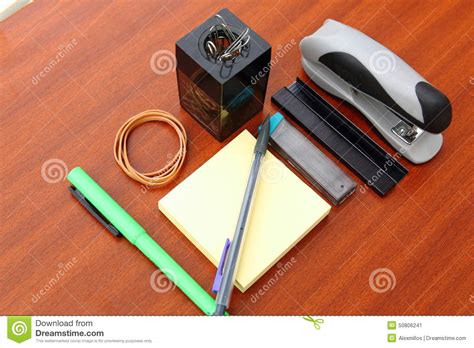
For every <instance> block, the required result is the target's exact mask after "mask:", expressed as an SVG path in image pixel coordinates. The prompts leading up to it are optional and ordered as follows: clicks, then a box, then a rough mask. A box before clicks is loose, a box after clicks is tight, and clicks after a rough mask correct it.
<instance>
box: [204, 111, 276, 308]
mask: <svg viewBox="0 0 474 348" xmlns="http://www.w3.org/2000/svg"><path fill="white" fill-rule="evenodd" d="M269 139H270V116H268V117H267V118H266V119H265V121H264V122H263V124H262V127H261V129H260V132H259V134H258V138H257V143H256V144H255V149H254V157H253V161H252V167H251V169H250V174H249V178H248V180H247V187H246V188H245V194H244V199H243V202H242V206H241V208H240V214H239V219H238V220H237V227H236V228H235V232H234V237H233V238H232V241H229V240H228V239H227V240H226V243H225V246H224V251H223V252H222V256H221V260H220V262H219V267H218V268H217V274H216V279H215V280H214V285H213V287H212V290H213V291H214V292H217V298H216V311H215V312H214V315H224V313H225V311H226V309H227V308H228V307H229V303H230V297H231V294H232V290H233V288H234V281H235V276H236V274H237V272H236V270H237V267H238V262H239V258H240V249H241V246H242V244H243V243H244V237H245V232H246V227H247V225H248V224H247V220H248V218H249V215H250V211H251V207H252V201H253V197H254V193H255V187H256V186H257V179H258V173H259V171H260V166H261V164H262V160H263V157H264V156H265V153H266V152H267V146H268V140H269Z"/></svg>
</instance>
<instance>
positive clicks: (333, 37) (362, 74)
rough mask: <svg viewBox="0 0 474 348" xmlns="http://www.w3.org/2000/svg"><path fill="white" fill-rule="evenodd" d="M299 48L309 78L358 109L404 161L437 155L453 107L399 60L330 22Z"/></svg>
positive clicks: (356, 34)
mask: <svg viewBox="0 0 474 348" xmlns="http://www.w3.org/2000/svg"><path fill="white" fill-rule="evenodd" d="M300 48H301V52H302V62H303V68H304V70H305V72H306V73H307V74H308V75H309V77H310V78H311V79H312V80H313V81H314V82H315V83H316V84H318V85H319V86H320V87H321V88H323V89H325V90H326V91H328V92H329V93H331V94H333V95H335V96H337V97H339V98H342V99H343V100H345V101H347V102H349V103H351V104H352V105H354V106H355V107H356V108H358V109H359V110H360V111H361V112H362V113H363V114H364V115H365V116H366V117H367V119H368V120H369V121H370V122H371V123H372V124H373V125H374V126H375V127H376V129H377V130H378V131H379V132H380V133H381V134H382V136H383V137H384V138H385V139H386V140H387V141H388V142H389V143H390V144H391V145H392V146H393V147H394V148H395V149H396V150H397V151H399V152H400V153H401V154H402V155H403V156H404V157H406V158H407V159H408V160H410V161H411V162H413V163H424V162H426V161H429V160H430V159H431V158H433V157H434V156H435V155H436V154H437V153H438V151H439V150H440V148H441V145H442V143H443V137H442V135H441V134H440V133H441V132H443V131H444V130H445V129H446V128H447V127H448V126H449V124H450V122H451V103H450V102H449V99H448V98H447V97H446V96H445V95H444V94H443V93H441V92H440V91H439V90H437V89H436V88H435V87H433V86H432V85H431V84H429V83H428V82H427V81H426V80H425V79H424V78H423V77H422V76H421V75H419V74H418V73H417V72H416V71H415V70H413V68H411V67H410V66H409V65H408V64H407V63H405V62H404V61H403V60H402V59H401V58H399V57H398V56H397V55H395V54H394V53H393V52H391V51H390V50H388V49H387V48H385V47H384V46H382V45H381V44H380V43H378V42H377V41H375V40H373V39H371V38H370V37H368V36H367V35H365V34H363V33H361V32H360V31H358V30H355V29H353V28H351V27H349V26H347V25H344V24H342V23H339V22H337V21H334V20H330V19H328V20H326V21H325V22H324V24H323V26H322V27H321V28H319V29H318V30H317V31H316V32H315V33H314V34H312V35H310V36H307V37H305V38H304V39H303V40H302V41H301V43H300Z"/></svg>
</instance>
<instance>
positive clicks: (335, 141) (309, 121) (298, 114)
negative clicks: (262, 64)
mask: <svg viewBox="0 0 474 348" xmlns="http://www.w3.org/2000/svg"><path fill="white" fill-rule="evenodd" d="M305 86H306V85H305ZM301 87H302V85H301V82H299V83H298V82H295V84H293V85H292V86H290V88H282V89H281V90H279V91H278V92H277V93H275V94H274V95H273V96H272V101H273V102H274V103H276V104H277V105H279V106H280V107H281V108H282V109H283V110H284V111H285V112H286V113H287V114H288V115H289V116H291V117H292V118H293V119H294V120H296V121H297V122H298V123H299V124H300V125H302V126H303V127H304V128H305V129H306V130H307V131H308V132H309V133H310V134H311V135H312V137H313V138H315V139H316V140H318V141H319V142H320V143H321V144H322V145H324V146H325V147H326V148H327V149H328V151H330V152H331V153H332V154H333V155H334V156H336V157H337V158H338V159H339V160H340V161H341V162H343V163H344V164H345V165H346V166H347V167H348V168H349V169H351V170H352V171H353V172H354V173H355V174H356V175H357V176H359V177H360V178H361V179H362V180H363V181H364V182H366V183H367V185H368V186H369V187H371V188H372V189H373V190H374V191H375V192H377V193H378V194H379V195H381V196H384V195H386V194H387V193H388V192H389V191H390V190H391V189H392V188H393V187H394V186H395V185H396V184H397V182H398V181H399V180H401V178H403V177H404V176H405V175H406V173H408V171H407V170H406V168H404V167H403V166H402V165H401V164H400V163H398V162H397V161H396V160H395V159H394V158H393V157H392V156H390V155H389V154H388V153H387V152H385V151H384V150H383V149H382V148H380V147H379V146H378V145H377V144H376V143H374V144H375V147H374V145H373V144H371V146H367V142H368V143H369V144H370V142H373V141H372V140H371V139H370V138H368V136H367V135H365V134H364V133H362V131H360V130H359V129H358V128H357V127H356V126H355V125H354V124H352V123H351V122H350V121H349V120H347V119H346V118H345V117H344V116H343V115H342V114H340V113H339V112H338V111H337V110H335V109H334V108H332V107H331V106H330V104H327V103H326V104H327V105H326V104H323V105H324V106H325V107H324V108H323V107H322V106H320V107H319V109H321V110H317V111H319V112H321V113H322V114H323V115H324V116H323V115H321V114H320V113H319V112H317V111H316V110H313V109H312V108H310V107H309V106H308V105H307V104H305V103H304V102H303V101H301V100H300V99H299V98H298V97H300V98H302V99H303V100H306V101H307V102H308V103H310V104H311V102H309V98H312V97H308V93H307V91H306V88H305V93H301V92H300V91H301V89H302V88H301ZM303 87H304V86H303ZM308 88H309V87H308ZM291 89H292V90H291ZM313 92H314V91H313ZM294 93H296V95H295V94H294ZM314 94H316V93H315V92H314ZM316 95H317V94H316ZM318 97H319V98H321V99H322V97H320V96H318ZM313 106H314V105H313ZM328 106H329V107H330V108H331V109H332V110H330V112H328V110H327V107H328ZM336 121H337V122H336ZM365 138H368V140H367V139H365ZM350 139H358V140H356V141H355V142H352V141H351V140H350ZM361 140H363V141H362V142H361ZM360 144H366V145H363V146H364V149H363V150H362V149H361V145H360ZM374 148H378V150H374ZM380 151H382V154H383V156H384V158H385V159H384V164H382V166H379V165H377V163H376V162H375V161H374V159H373V158H372V156H371V155H373V154H374V153H376V154H375V157H376V158H379V155H380ZM391 167H395V168H397V169H396V171H395V173H398V174H393V175H394V176H395V178H393V177H391V176H390V175H389V174H388V173H387V170H388V169H389V168H391ZM392 170H393V169H392ZM392 170H391V171H392Z"/></svg>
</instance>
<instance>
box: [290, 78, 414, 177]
mask: <svg viewBox="0 0 474 348" xmlns="http://www.w3.org/2000/svg"><path fill="white" fill-rule="evenodd" d="M288 89H289V90H290V91H291V92H292V93H293V95H295V96H296V97H297V98H298V99H299V100H300V101H302V102H303V103H305V104H306V105H307V106H308V107H309V108H310V109H311V110H313V112H314V113H316V114H318V115H319V117H322V118H324V119H325V120H326V121H327V122H328V123H329V124H330V125H332V126H333V127H335V128H336V129H337V130H338V131H339V132H340V133H341V134H343V135H344V136H345V137H346V138H347V140H349V141H350V142H351V143H352V144H354V145H355V146H356V147H357V148H359V149H360V151H361V152H363V153H364V154H365V155H366V156H368V157H369V158H370V159H371V160H372V161H373V162H374V163H375V164H376V165H377V166H379V167H380V168H384V169H385V168H386V170H385V172H386V173H387V174H388V175H389V176H390V177H391V178H392V179H394V180H395V181H396V182H399V181H400V180H401V179H403V177H404V176H405V175H406V174H407V173H408V170H407V169H406V168H405V167H404V166H402V165H401V164H400V163H399V162H397V161H396V160H395V159H394V158H393V157H392V156H391V155H390V154H389V153H387V152H386V151H385V150H384V149H383V148H382V147H380V146H379V145H378V144H377V143H376V142H375V141H373V140H372V139H371V138H370V137H369V136H367V135H366V134H365V133H364V132H362V130H360V128H359V127H357V126H356V125H355V124H354V123H352V122H351V121H349V120H348V119H347V118H346V117H345V116H344V115H342V114H341V113H340V112H339V111H338V110H337V109H335V108H334V107H333V106H332V105H331V104H329V103H328V102H327V101H326V100H325V99H324V98H323V97H321V96H320V95H319V94H317V93H316V92H315V91H314V90H313V89H312V88H311V87H309V86H308V85H307V84H305V83H304V82H303V81H301V80H300V79H297V80H296V82H295V83H293V84H292V85H291V86H289V87H288ZM387 160H390V161H391V163H392V164H391V165H390V166H388V165H387V163H389V161H387Z"/></svg>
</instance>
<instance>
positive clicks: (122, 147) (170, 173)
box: [114, 110, 187, 187]
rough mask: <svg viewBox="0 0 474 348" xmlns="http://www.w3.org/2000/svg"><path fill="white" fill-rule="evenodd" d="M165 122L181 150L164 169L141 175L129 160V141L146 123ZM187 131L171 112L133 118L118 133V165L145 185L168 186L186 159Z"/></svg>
mask: <svg viewBox="0 0 474 348" xmlns="http://www.w3.org/2000/svg"><path fill="white" fill-rule="evenodd" d="M152 121H156V122H165V123H167V124H169V125H170V126H171V127H173V129H174V130H175V131H176V134H178V137H179V150H178V152H177V153H176V155H174V157H173V158H172V159H171V161H170V162H169V163H168V164H167V165H166V166H164V167H163V168H161V169H159V170H156V171H153V172H150V173H140V172H139V171H138V170H136V169H135V168H134V167H133V166H132V164H131V163H130V161H129V159H128V154H127V139H128V137H129V135H130V133H131V132H132V131H133V130H134V129H135V128H136V127H138V126H139V125H141V124H143V123H145V122H152ZM186 142H187V136H186V131H185V129H184V127H183V125H182V124H181V122H180V121H179V120H178V119H177V118H176V117H174V116H173V115H171V114H170V113H169V112H166V111H161V110H147V111H144V112H142V113H139V114H138V115H135V116H133V117H131V118H130V119H129V120H128V121H127V122H125V123H124V124H123V125H122V127H120V129H119V130H118V132H117V135H116V136H115V142H114V156H115V161H116V162H117V164H118V165H119V166H120V168H122V170H123V171H124V172H125V174H127V175H128V176H129V177H130V178H132V179H133V180H135V181H138V182H140V183H142V184H144V185H147V186H151V187H160V186H164V185H166V184H168V183H169V182H170V181H171V180H173V179H174V177H175V176H176V175H177V174H178V172H179V170H180V169H181V167H182V166H183V163H184V158H185V157H186Z"/></svg>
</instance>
